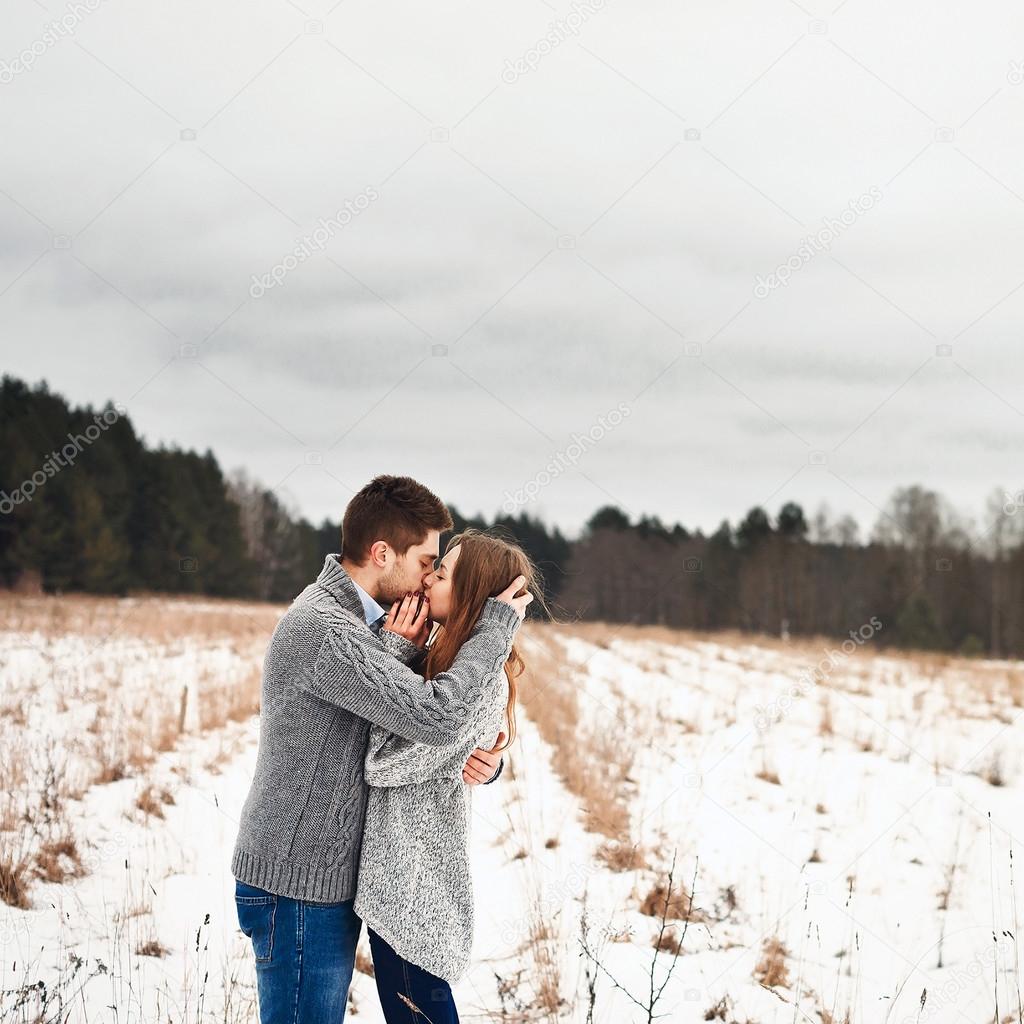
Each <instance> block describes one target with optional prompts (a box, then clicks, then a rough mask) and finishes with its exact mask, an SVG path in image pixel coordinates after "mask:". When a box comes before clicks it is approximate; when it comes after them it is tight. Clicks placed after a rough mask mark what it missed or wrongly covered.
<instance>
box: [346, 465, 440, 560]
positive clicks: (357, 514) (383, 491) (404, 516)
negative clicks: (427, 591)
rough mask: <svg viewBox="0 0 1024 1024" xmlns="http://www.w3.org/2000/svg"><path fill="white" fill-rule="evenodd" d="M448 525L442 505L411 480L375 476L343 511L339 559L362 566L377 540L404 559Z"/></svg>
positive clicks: (405, 477)
mask: <svg viewBox="0 0 1024 1024" xmlns="http://www.w3.org/2000/svg"><path fill="white" fill-rule="evenodd" d="M452 525H453V524H452V517H451V515H450V514H449V512H448V509H447V508H446V507H445V505H444V502H443V501H441V499H440V498H439V497H438V496H437V495H436V494H434V492H433V491H431V490H428V489H427V488H426V487H424V486H423V484H421V483H417V482H416V481H415V480H413V478H412V477H411V476H387V475H384V476H375V477H374V478H373V479H372V480H371V481H370V482H369V483H368V484H367V485H366V486H365V487H364V488H363V489H362V490H361V491H359V492H358V493H357V494H356V495H355V497H354V498H353V499H352V500H351V501H350V502H349V503H348V507H347V508H346V509H345V518H344V520H343V521H342V524H341V557H342V558H344V559H346V560H347V561H349V562H354V563H355V564H356V565H363V564H364V563H365V561H366V559H367V558H368V557H369V554H370V546H371V545H372V544H373V543H374V542H375V541H378V540H384V541H387V542H388V544H390V545H391V547H392V548H393V549H394V550H395V552H396V553H398V554H399V555H404V554H405V553H406V551H408V550H409V548H410V547H412V545H413V544H420V543H422V542H423V540H424V539H425V538H426V536H427V532H428V531H429V530H437V531H438V532H439V533H443V532H444V531H445V530H450V529H451V528H452Z"/></svg>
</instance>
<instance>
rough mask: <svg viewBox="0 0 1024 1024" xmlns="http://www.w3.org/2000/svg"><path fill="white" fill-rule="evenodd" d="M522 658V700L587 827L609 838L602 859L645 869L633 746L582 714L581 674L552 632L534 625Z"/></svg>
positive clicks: (577, 631)
mask: <svg viewBox="0 0 1024 1024" xmlns="http://www.w3.org/2000/svg"><path fill="white" fill-rule="evenodd" d="M589 632H592V631H591V630H590V629H588V627H587V626H585V625H583V624H581V623H577V624H576V625H574V626H573V633H574V635H582V636H584V637H586V636H587V634H588V633H589ZM604 632H605V633H607V628H605V630H604ZM524 657H525V659H526V662H527V671H526V673H525V675H524V676H523V678H522V679H521V680H520V686H519V695H520V701H521V703H522V706H523V708H524V709H525V711H526V713H527V714H528V715H529V716H530V719H531V720H532V721H533V722H534V724H535V725H536V726H537V729H538V731H539V732H540V734H541V736H542V737H543V739H544V740H545V741H546V742H547V743H548V744H549V746H550V748H551V750H552V765H553V768H554V770H555V771H556V772H557V774H558V776H559V777H560V778H561V780H562V782H563V784H564V785H565V787H566V788H567V789H568V790H569V791H570V792H571V793H573V794H574V795H575V796H577V797H578V798H579V800H580V803H581V804H582V807H583V809H584V813H585V821H584V826H585V827H586V828H587V830H588V831H590V832H594V833H597V834H598V835H601V836H603V837H605V840H606V842H605V843H604V844H603V845H602V847H601V848H600V853H599V856H600V857H601V859H602V860H603V861H604V862H605V863H606V864H607V865H608V866H609V867H611V868H613V869H615V870H629V869H632V868H634V867H639V866H642V865H643V864H644V862H645V858H644V855H643V851H642V850H640V849H639V848H638V844H636V843H634V842H633V841H632V837H631V832H630V819H631V813H630V806H631V803H632V797H633V792H632V791H633V788H634V785H633V783H632V780H631V775H630V773H631V771H632V768H633V765H634V760H635V756H636V748H635V745H634V744H632V743H629V742H627V741H625V739H624V734H623V732H622V731H621V729H617V728H610V727H609V723H607V722H601V721H600V717H599V716H598V715H595V714H588V715H583V714H581V710H580V692H579V689H578V685H577V681H576V678H575V676H576V675H577V672H576V670H574V669H573V667H572V666H571V664H570V663H569V661H568V659H567V658H566V656H565V652H564V649H563V648H562V645H561V644H560V643H559V642H558V640H557V638H556V636H555V633H554V631H553V630H552V629H549V628H547V627H544V626H540V627H538V626H536V625H534V624H531V627H529V629H528V633H527V635H526V637H525V642H524ZM620 724H621V723H620Z"/></svg>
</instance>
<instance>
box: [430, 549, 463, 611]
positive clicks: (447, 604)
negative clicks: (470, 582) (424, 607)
mask: <svg viewBox="0 0 1024 1024" xmlns="http://www.w3.org/2000/svg"><path fill="white" fill-rule="evenodd" d="M461 548H462V545H461V544H456V545H455V547H453V548H452V549H451V550H450V551H447V552H445V556H444V558H442V559H441V564H440V565H439V566H438V567H437V568H436V569H434V570H433V571H432V572H428V573H427V575H426V576H424V577H423V592H424V593H425V594H426V595H427V597H428V598H429V599H430V617H431V618H432V619H433V620H434V621H435V622H440V623H442V625H443V624H444V623H445V622H446V621H447V619H448V616H450V615H451V613H452V577H453V576H454V575H455V563H456V562H457V561H458V560H459V550H460V549H461Z"/></svg>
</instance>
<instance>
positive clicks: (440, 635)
mask: <svg viewBox="0 0 1024 1024" xmlns="http://www.w3.org/2000/svg"><path fill="white" fill-rule="evenodd" d="M456 545H458V546H459V547H460V549H461V550H460V551H459V560H458V561H457V562H456V563H455V572H454V573H453V575H452V600H451V606H452V607H451V615H450V616H449V617H448V621H447V622H446V623H445V624H444V625H443V626H439V627H438V629H437V632H436V634H435V635H434V638H433V641H432V643H431V644H430V647H429V648H428V650H427V665H426V670H427V678H428V679H432V678H433V677H434V676H436V675H437V674H438V673H439V672H445V671H447V670H448V669H449V668H451V666H452V662H454V661H455V656H456V655H457V654H458V653H459V648H460V647H462V645H463V644H464V643H465V642H466V640H468V639H469V634H470V633H472V632H473V627H474V626H475V625H476V622H477V619H479V618H480V613H481V612H482V611H483V608H484V604H485V603H486V601H487V598H489V597H497V596H498V594H500V593H501V592H502V591H503V590H505V589H506V587H508V585H509V584H510V583H511V582H512V580H514V579H515V578H516V577H517V576H525V577H526V584H525V585H524V586H523V587H522V589H521V590H519V591H518V593H517V594H516V596H517V597H518V596H519V595H520V594H525V593H526V592H527V590H529V591H530V592H531V593H532V594H533V596H534V603H536V602H537V601H538V600H539V601H540V602H541V605H542V606H543V598H542V597H541V596H540V593H539V587H538V585H537V584H538V580H539V576H538V573H537V570H536V568H535V567H534V565H533V563H532V562H531V561H530V558H529V556H528V555H527V554H526V552H525V551H523V549H522V548H521V547H519V545H518V544H515V543H513V542H512V541H509V540H506V539H505V538H503V537H499V536H497V535H496V534H494V533H484V532H481V531H480V530H475V529H466V530H463V532H462V533H457V534H455V535H454V536H453V537H452V538H451V540H449V541H448V544H447V546H446V547H445V554H447V553H448V552H449V551H451V549H452V548H454V547H455V546H456ZM525 668H526V663H525V662H524V661H523V656H522V655H521V654H520V653H519V650H518V648H517V647H516V646H515V645H514V644H513V646H512V651H511V652H510V654H509V656H508V660H507V661H506V662H505V675H506V677H507V678H508V704H507V705H506V708H505V718H506V721H507V723H508V728H507V729H506V730H505V731H506V734H507V738H506V740H505V743H504V744H503V745H502V746H501V748H500V749H501V750H506V749H507V748H508V747H509V746H510V745H511V744H512V741H513V740H514V739H515V735H516V712H515V705H516V679H517V678H518V677H519V676H521V675H522V674H523V670H524V669H525Z"/></svg>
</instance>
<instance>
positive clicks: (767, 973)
mask: <svg viewBox="0 0 1024 1024" xmlns="http://www.w3.org/2000/svg"><path fill="white" fill-rule="evenodd" d="M787 956H789V950H788V949H787V948H786V946H785V943H783V942H782V940H781V939H779V938H778V936H774V935H773V936H771V937H770V938H767V939H765V941H764V946H763V947H762V950H761V959H760V960H759V961H758V964H757V966H756V967H755V968H754V977H755V978H757V980H758V981H759V982H760V983H761V984H762V985H764V986H766V987H767V988H775V987H776V986H781V987H783V988H785V987H786V986H787V985H788V984H789V968H788V967H787V966H786V957H787Z"/></svg>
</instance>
